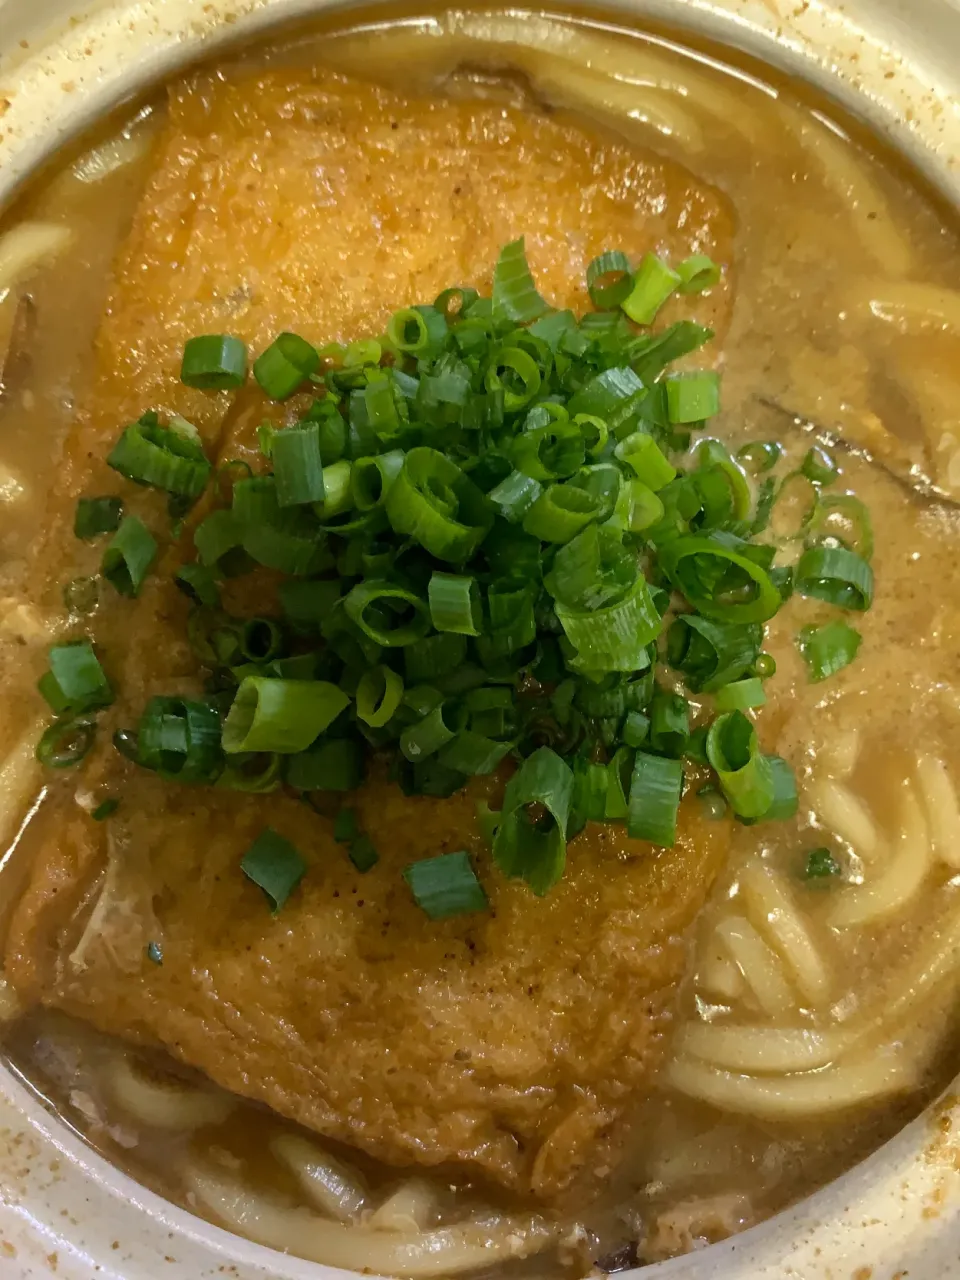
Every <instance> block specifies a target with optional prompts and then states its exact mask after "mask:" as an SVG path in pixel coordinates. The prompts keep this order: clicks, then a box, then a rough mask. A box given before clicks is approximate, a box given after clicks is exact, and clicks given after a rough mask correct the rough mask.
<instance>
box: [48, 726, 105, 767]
mask: <svg viewBox="0 0 960 1280" xmlns="http://www.w3.org/2000/svg"><path fill="white" fill-rule="evenodd" d="M96 732H97V723H96V721H95V720H94V719H93V717H92V716H90V715H89V714H88V713H83V714H81V715H65V716H61V717H60V719H59V720H55V721H54V722H53V724H52V725H50V726H49V728H47V729H45V730H44V731H43V734H42V735H41V737H40V741H39V742H38V743H37V750H36V756H37V759H38V760H39V761H40V763H41V764H42V765H45V766H46V767H47V768H48V769H72V768H73V767H74V765H78V764H79V763H80V762H81V760H83V759H84V757H85V756H87V755H88V754H89V751H90V748H91V747H92V746H93V740H94V737H95V736H96Z"/></svg>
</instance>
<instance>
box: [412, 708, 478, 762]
mask: <svg viewBox="0 0 960 1280" xmlns="http://www.w3.org/2000/svg"><path fill="white" fill-rule="evenodd" d="M466 720H467V714H466V708H465V707H464V706H462V704H460V703H458V702H453V701H447V702H441V703H440V705H439V706H436V707H434V708H433V710H432V711H431V712H430V713H429V715H426V716H424V717H423V719H422V720H418V721H417V723H416V724H412V725H410V727H409V728H407V729H404V731H403V732H402V733H401V735H400V750H401V751H402V752H403V754H404V755H405V756H406V757H407V759H408V760H411V761H414V762H416V761H418V760H425V759H426V758H427V756H432V755H433V754H434V753H435V752H437V751H439V750H440V748H441V747H443V746H446V744H447V743H448V742H452V741H453V739H454V738H455V737H456V736H457V734H458V733H462V732H463V730H464V729H465V728H466Z"/></svg>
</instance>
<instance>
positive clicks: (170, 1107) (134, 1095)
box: [106, 1055, 236, 1130]
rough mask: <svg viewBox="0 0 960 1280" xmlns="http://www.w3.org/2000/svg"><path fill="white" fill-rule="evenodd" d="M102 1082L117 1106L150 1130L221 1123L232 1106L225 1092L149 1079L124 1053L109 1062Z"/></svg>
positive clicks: (190, 1127)
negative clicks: (105, 1078)
mask: <svg viewBox="0 0 960 1280" xmlns="http://www.w3.org/2000/svg"><path fill="white" fill-rule="evenodd" d="M106 1083H107V1088H108V1089H109V1091H110V1096H111V1097H112V1098H113V1100H114V1102H115V1103H116V1104H117V1106H118V1107H120V1108H121V1110H123V1111H125V1112H126V1113H127V1115H128V1116H130V1117H131V1119H134V1120H138V1121H139V1122H140V1123H141V1124H143V1125H146V1126H147V1127H148V1128H150V1129H178V1130H185V1129H199V1128H201V1127H202V1126H203V1125H208V1124H221V1123H222V1122H223V1121H224V1120H226V1118H227V1116H228V1115H229V1114H230V1112H231V1111H232V1110H233V1109H234V1107H235V1105H236V1100H235V1099H234V1098H231V1097H230V1096H229V1095H228V1094H226V1093H213V1092H208V1091H207V1090H206V1089H196V1088H193V1087H191V1086H190V1085H187V1084H180V1083H175V1082H173V1081H171V1082H170V1083H169V1084H168V1083H165V1082H164V1083H161V1082H160V1081H159V1080H154V1079H150V1078H148V1077H147V1076H145V1075H144V1074H143V1072H142V1071H140V1070H138V1069H137V1067H136V1066H135V1065H134V1064H133V1062H132V1061H131V1060H130V1059H129V1058H128V1057H127V1056H126V1055H123V1056H121V1057H118V1058H116V1059H115V1060H114V1061H113V1062H112V1063H111V1064H110V1066H109V1068H108V1069H107V1081H106Z"/></svg>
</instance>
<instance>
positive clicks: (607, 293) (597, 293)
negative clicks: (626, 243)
mask: <svg viewBox="0 0 960 1280" xmlns="http://www.w3.org/2000/svg"><path fill="white" fill-rule="evenodd" d="M632 290H633V277H632V276H631V274H630V259H629V258H628V257H627V255H626V254H625V253H622V252H621V251H620V250H619V249H610V250H608V251H607V252H606V253H601V254H600V255H599V257H597V258H594V259H593V261H592V262H591V263H589V265H588V266H587V291H588V293H589V294H590V301H591V302H592V303H593V305H594V306H595V307H601V308H603V307H618V306H619V305H620V304H621V303H622V302H623V301H624V300H625V299H626V298H627V297H628V296H629V294H630V293H631V292H632Z"/></svg>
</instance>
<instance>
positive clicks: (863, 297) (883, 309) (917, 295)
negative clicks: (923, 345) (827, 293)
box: [851, 280, 960, 335]
mask: <svg viewBox="0 0 960 1280" xmlns="http://www.w3.org/2000/svg"><path fill="white" fill-rule="evenodd" d="M851 303H852V304H853V307H854V308H855V309H856V310H857V311H858V312H859V314H860V315H862V316H874V317H875V318H876V319H877V320H883V321H885V322H886V323H887V324H890V325H893V326H894V327H895V328H896V329H898V330H899V332H900V333H913V334H924V333H931V332H940V333H950V334H953V335H957V334H960V292H958V291H957V290H955V289H944V288H942V287H941V286H940V285H937V284H921V283H919V282H917V281H907V280H866V281H862V282H861V283H860V284H859V285H857V286H856V287H855V289H854V291H853V294H852V296H851Z"/></svg>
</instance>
